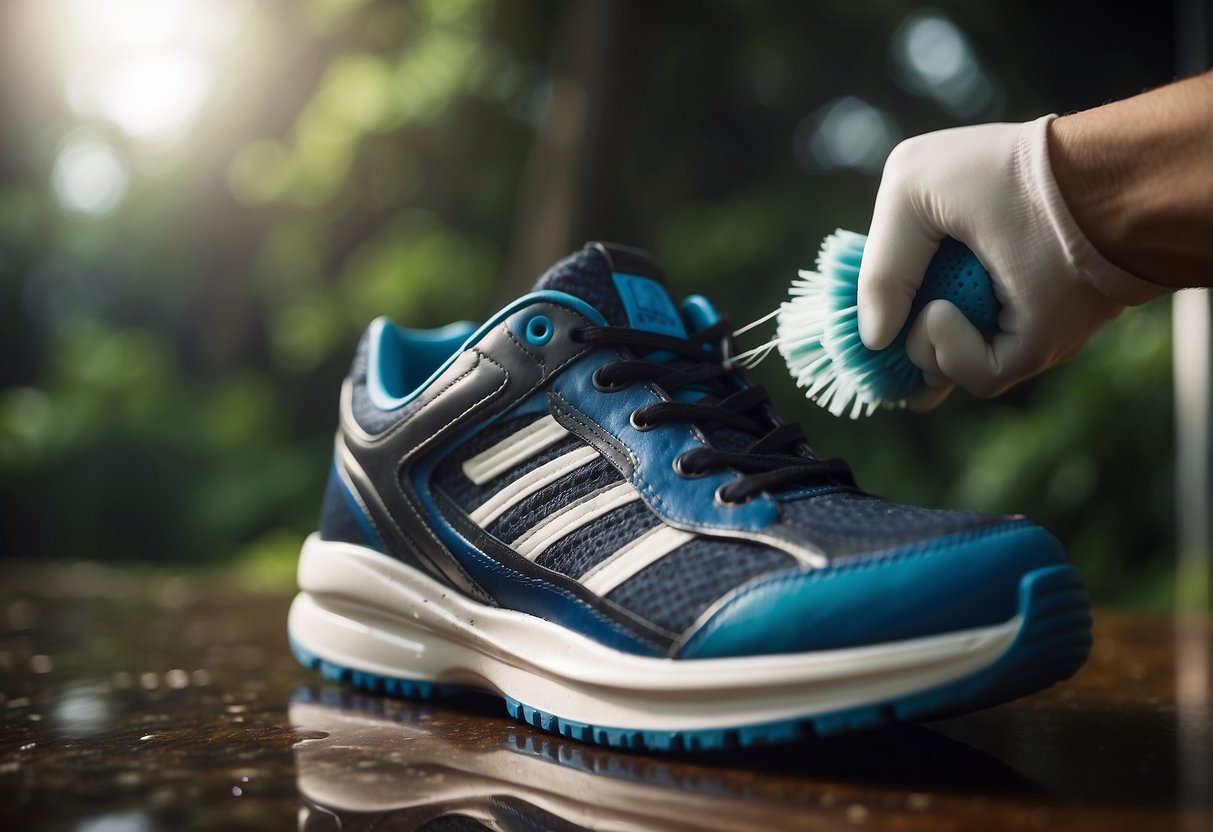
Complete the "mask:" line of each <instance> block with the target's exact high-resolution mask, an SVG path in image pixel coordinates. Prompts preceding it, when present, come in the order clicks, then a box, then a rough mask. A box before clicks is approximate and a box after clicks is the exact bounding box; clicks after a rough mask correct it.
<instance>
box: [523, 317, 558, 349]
mask: <svg viewBox="0 0 1213 832" xmlns="http://www.w3.org/2000/svg"><path fill="white" fill-rule="evenodd" d="M555 334H556V326H555V325H554V324H553V323H552V319H551V318H549V317H548V316H547V315H536V316H535V317H533V318H531V319H530V320H529V321H527V322H526V340H527V343H529V344H530V345H531V346H533V347H542V346H543V345H544V344H546V343H547V342H548V341H551V340H552V336H553V335H555Z"/></svg>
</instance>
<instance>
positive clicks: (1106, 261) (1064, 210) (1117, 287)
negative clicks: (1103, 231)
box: [1016, 115, 1168, 306]
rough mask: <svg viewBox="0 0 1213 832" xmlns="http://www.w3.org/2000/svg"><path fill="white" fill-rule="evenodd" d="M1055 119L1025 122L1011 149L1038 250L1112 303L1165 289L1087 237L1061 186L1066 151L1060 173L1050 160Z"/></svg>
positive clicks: (1136, 300) (1067, 173) (1068, 171)
mask: <svg viewBox="0 0 1213 832" xmlns="http://www.w3.org/2000/svg"><path fill="white" fill-rule="evenodd" d="M1059 121H1061V119H1058V118H1057V117H1056V116H1052V115H1050V116H1044V117H1042V118H1039V119H1037V120H1036V121H1033V122H1028V123H1027V124H1025V125H1024V126H1023V132H1022V134H1021V137H1020V141H1019V145H1018V147H1017V149H1016V164H1017V168H1018V175H1019V178H1020V183H1021V187H1022V189H1023V192H1024V193H1025V195H1026V196H1027V198H1028V201H1029V203H1030V204H1031V205H1032V207H1033V211H1034V212H1035V214H1036V216H1035V217H1034V226H1035V227H1036V228H1037V229H1038V230H1039V232H1040V233H1041V234H1042V235H1043V237H1042V241H1041V251H1042V252H1043V251H1049V252H1051V254H1050V255H1049V258H1050V260H1051V261H1052V263H1053V268H1056V269H1058V271H1059V273H1062V274H1068V275H1070V276H1072V277H1073V278H1074V279H1078V280H1082V281H1085V282H1086V283H1087V284H1089V285H1090V286H1091V287H1093V288H1094V289H1095V290H1097V291H1098V292H1100V293H1101V294H1103V295H1104V296H1105V297H1107V298H1108V299H1109V300H1112V301H1115V302H1116V303H1119V304H1123V305H1127V306H1135V305H1138V304H1142V303H1145V302H1146V301H1149V300H1153V299H1154V298H1156V297H1159V296H1160V295H1163V294H1165V293H1166V292H1167V291H1168V290H1167V288H1166V287H1163V286H1159V285H1158V284H1156V283H1153V282H1150V281H1148V280H1144V279H1142V277H1140V276H1138V275H1136V274H1134V273H1132V272H1130V271H1128V270H1126V269H1124V268H1122V267H1121V266H1120V265H1118V264H1117V263H1115V262H1114V261H1113V260H1111V259H1110V258H1109V257H1108V256H1107V254H1106V252H1105V251H1104V250H1103V249H1101V248H1099V247H1098V246H1097V245H1096V244H1095V243H1094V242H1093V241H1092V240H1091V239H1090V238H1089V237H1088V235H1087V233H1086V230H1085V228H1084V227H1083V225H1082V224H1081V223H1080V221H1079V220H1078V218H1077V215H1076V214H1075V212H1074V211H1073V210H1072V208H1071V204H1070V203H1071V198H1070V197H1069V195H1068V194H1067V193H1065V192H1064V191H1063V182H1064V183H1066V184H1067V185H1069V186H1070V187H1073V181H1072V179H1073V176H1074V170H1073V169H1072V168H1069V167H1067V166H1066V162H1067V161H1069V156H1067V157H1066V159H1065V160H1064V161H1063V163H1062V165H1061V166H1060V167H1061V168H1062V169H1063V172H1062V173H1061V174H1060V175H1059V174H1058V169H1059V168H1058V166H1055V165H1054V163H1053V159H1054V157H1055V155H1058V154H1055V151H1054V148H1053V142H1052V141H1051V139H1052V135H1053V133H1054V130H1055V125H1056V124H1057V122H1059ZM1084 193H1086V191H1084ZM1082 204H1083V205H1085V203H1082ZM1080 210H1081V208H1080ZM1045 240H1047V241H1048V242H1047V243H1046V242H1045Z"/></svg>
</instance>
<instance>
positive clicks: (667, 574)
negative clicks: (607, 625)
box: [606, 538, 795, 633]
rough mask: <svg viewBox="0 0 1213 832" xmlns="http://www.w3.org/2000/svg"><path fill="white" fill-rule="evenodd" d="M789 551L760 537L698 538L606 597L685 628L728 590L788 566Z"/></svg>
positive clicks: (675, 627) (666, 624) (662, 623)
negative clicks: (746, 539) (750, 539)
mask: <svg viewBox="0 0 1213 832" xmlns="http://www.w3.org/2000/svg"><path fill="white" fill-rule="evenodd" d="M794 566H795V561H793V560H792V558H791V557H790V556H789V555H786V554H784V553H783V552H779V551H776V550H774V549H771V548H769V547H766V546H762V545H759V544H755V543H742V542H738V541H730V540H716V539H703V538H700V539H697V540H692V541H691V542H689V543H686V544H683V545H682V546H680V547H679V548H677V549H675V550H674V551H673V552H671V553H670V554H668V555H666V556H665V557H664V558H662V559H661V560H659V561H657V562H656V563H654V564H653V565H652V566H649V567H646V568H645V569H643V570H641V571H640V572H638V573H637V574H636V575H634V576H633V577H632V578H630V579H629V580H627V581H625V582H624V583H623V584H621V585H620V586H619V587H617V588H616V589H615V590H614V591H612V592H610V593H608V594H607V596H606V597H607V599H608V600H610V601H613V602H614V603H616V604H619V605H620V606H621V607H624V608H626V609H629V610H631V611H633V612H635V613H636V614H638V615H640V616H642V617H643V618H645V619H647V620H648V621H651V622H653V623H654V624H656V625H658V626H659V627H664V628H665V629H667V630H669V631H670V632H674V633H680V632H682V631H683V630H685V629H686V628H687V627H689V626H690V625H691V624H692V623H694V621H695V619H696V618H698V617H699V614H700V613H702V612H703V611H704V610H705V609H707V608H708V607H709V606H710V605H711V604H712V602H713V601H715V600H716V599H717V598H720V597H721V596H722V595H724V594H725V593H727V592H728V591H729V590H731V589H733V588H735V587H737V586H739V585H741V584H743V583H745V582H746V581H749V580H751V579H753V578H756V577H758V576H759V575H763V574H766V573H769V572H774V571H776V570H779V569H789V568H793V567H794Z"/></svg>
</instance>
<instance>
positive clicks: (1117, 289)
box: [858, 115, 1166, 410]
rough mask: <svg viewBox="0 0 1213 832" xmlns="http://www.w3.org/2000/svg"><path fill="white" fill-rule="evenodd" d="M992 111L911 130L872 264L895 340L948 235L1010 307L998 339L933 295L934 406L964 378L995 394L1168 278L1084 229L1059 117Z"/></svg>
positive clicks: (863, 291)
mask: <svg viewBox="0 0 1213 832" xmlns="http://www.w3.org/2000/svg"><path fill="white" fill-rule="evenodd" d="M1054 118H1056V116H1052V115H1050V116H1044V117H1043V118H1040V119H1037V120H1036V121H1031V122H1028V123H1026V124H982V125H977V126H975V127H960V128H956V129H952V130H941V131H939V132H937V133H928V134H926V135H923V136H917V137H915V138H912V139H908V140H906V141H904V142H902V143H901V144H899V145H898V146H897V147H896V148H894V149H893V152H892V154H891V155H890V156H889V159H888V161H887V162H886V163H885V168H884V175H883V178H882V179H881V182H880V191H879V193H878V194H877V196H876V207H875V210H874V213H873V217H872V227H871V230H870V231H869V232H868V241H867V245H866V246H865V248H864V253H863V261H862V263H861V265H860V270H859V287H858V291H859V333H860V337H861V338H862V339H863V342H864V344H865V345H866V346H867V347H868V348H869V349H883V348H884V347H886V346H888V344H889V342H890V341H892V340H893V338H894V337H895V336H896V335H897V333H898V332H899V331H900V330H901V327H902V325H903V324H904V323H905V320H906V316H907V314H908V313H909V309H910V301H911V300H912V299H913V297H914V294H915V292H917V291H918V287H919V286H920V285H921V283H922V277H923V273H924V272H925V271H926V268H927V264H928V263H929V262H930V260H931V257H932V256H933V255H934V254H935V250H936V248H937V247H938V244H939V241H940V240H941V239H942V238H943V237H945V236H952V237H955V238H956V239H958V240H960V241H961V242H962V243H964V244H965V245H967V246H968V247H969V248H970V249H972V250H973V252H974V253H975V254H976V255H977V258H978V259H979V260H981V262H982V264H983V265H985V267H986V269H988V270H989V272H990V276H991V278H992V280H993V282H994V294H995V296H996V297H997V298H998V302H999V303H1000V304H1001V306H1002V308H1001V310H1000V311H999V314H998V327H997V331H996V332H995V333H994V335H993V338H992V339H991V340H990V341H987V340H986V338H985V337H984V336H983V335H982V333H980V332H978V330H977V329H976V328H975V327H974V326H973V325H972V324H971V323H969V321H968V319H967V318H965V317H964V315H963V314H961V312H960V310H958V309H957V308H956V307H955V306H953V305H952V304H951V303H948V302H947V301H934V302H932V303H929V304H927V306H926V307H925V308H924V309H923V310H922V313H921V314H920V315H919V317H918V319H917V320H916V321H915V322H914V325H913V326H912V327H911V329H910V334H909V338H908V340H907V343H906V352H907V353H908V355H909V357H910V360H911V361H913V362H914V364H916V365H917V366H918V367H919V368H920V369H922V371H923V374H924V376H925V377H926V380H927V385H928V387H927V389H925V390H923V391H921V392H919V393H918V394H916V395H915V396H913V397H911V398H910V400H909V405H910V407H911V408H913V409H915V410H927V409H930V408H932V407H934V406H935V405H937V404H939V402H941V401H943V399H944V398H945V397H946V396H947V395H948V393H950V392H951V390H952V388H953V387H954V386H955V385H957V384H959V385H960V386H961V387H964V388H965V389H967V390H968V391H970V392H971V393H973V394H975V395H977V396H982V397H991V396H996V395H998V394H999V393H1002V392H1003V391H1005V390H1006V389H1007V388H1009V387H1011V386H1013V385H1015V384H1016V383H1018V382H1020V381H1022V380H1023V379H1025V378H1028V377H1030V376H1033V375H1036V374H1037V373H1039V372H1041V371H1042V370H1045V369H1046V368H1048V367H1051V366H1053V365H1054V364H1057V363H1059V362H1061V361H1065V360H1066V359H1067V358H1069V357H1070V356H1072V355H1074V354H1075V353H1076V352H1078V351H1079V350H1080V349H1081V348H1082V347H1083V345H1084V344H1086V342H1087V341H1088V340H1089V339H1090V338H1091V336H1092V335H1094V334H1095V332H1096V331H1097V330H1098V329H1099V328H1100V327H1102V326H1103V325H1104V324H1105V323H1107V322H1108V321H1110V320H1111V319H1112V318H1114V317H1116V316H1117V315H1119V314H1120V312H1121V311H1122V310H1123V309H1124V307H1125V306H1126V305H1136V304H1140V303H1144V302H1146V301H1147V300H1150V299H1152V298H1154V297H1158V296H1159V295H1162V294H1164V293H1165V291H1166V290H1165V289H1163V288H1162V287H1159V286H1157V285H1155V284H1152V283H1147V282H1146V281H1144V280H1142V279H1141V278H1138V277H1135V276H1134V275H1131V274H1129V273H1128V272H1126V271H1124V270H1123V269H1121V268H1119V267H1117V266H1115V265H1113V264H1112V263H1110V262H1108V261H1107V260H1106V259H1105V258H1104V257H1103V255H1101V254H1100V253H1099V252H1098V251H1096V250H1095V247H1094V246H1093V245H1091V243H1090V242H1089V241H1088V240H1087V238H1086V236H1085V235H1084V234H1083V233H1082V231H1081V230H1080V229H1079V228H1078V225H1077V223H1076V222H1075V221H1074V218H1073V216H1072V215H1071V214H1070V211H1069V209H1068V208H1067V207H1066V203H1065V201H1064V199H1063V198H1062V195H1061V193H1060V191H1059V190H1058V187H1057V182H1056V180H1055V179H1054V177H1053V170H1052V168H1051V166H1050V164H1049V146H1048V126H1049V122H1050V121H1052V120H1053V119H1054Z"/></svg>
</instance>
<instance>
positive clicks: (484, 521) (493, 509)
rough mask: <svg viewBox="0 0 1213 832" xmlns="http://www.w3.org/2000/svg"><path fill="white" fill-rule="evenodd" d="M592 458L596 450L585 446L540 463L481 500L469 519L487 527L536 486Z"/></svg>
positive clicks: (542, 485)
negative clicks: (532, 469)
mask: <svg viewBox="0 0 1213 832" xmlns="http://www.w3.org/2000/svg"><path fill="white" fill-rule="evenodd" d="M595 459H598V451H596V450H595V449H594V448H591V447H590V446H588V445H587V446H585V447H583V448H577V449H576V450H573V451H569V452H568V453H567V454H563V455H562V456H558V457H556V458H555V459H553V460H552V461H551V462H546V463H544V464H543V465H540V466H539V467H538V468H536V469H535V470H534V471H531V472H529V473H527V474H524V475H523V476H521V477H519V478H518V479H516V480H514V481H513V482H512V483H510V484H509V485H507V486H506V487H505V488H503V489H501V490H500V491H498V492H497V493H496V494H494V495H493V496H492V497H489V498H488V499H487V500H485V501H484V502H483V503H481V504H480V506H479V507H478V508H477V509H476V510H475V511H473V512H472V514H471V518H472V522H474V523H476V524H477V525H479V526H487V525H488V524H489V523H492V522H493V521H494V520H496V519H497V518H498V517H500V516H501V515H502V514H504V513H505V512H506V511H508V510H509V509H511V508H513V507H514V506H516V505H518V503H520V502H522V501H523V500H525V499H526V498H527V497H529V496H531V495H532V494H534V493H535V492H536V491H538V490H539V489H541V488H543V487H544V486H547V485H551V484H552V483H554V482H555V481H556V480H558V479H560V478H561V477H563V476H565V475H566V474H571V473H573V472H574V471H576V470H577V469H578V468H581V467H582V466H584V465H586V464H588V463H590V462H593V461H594V460H595Z"/></svg>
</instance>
